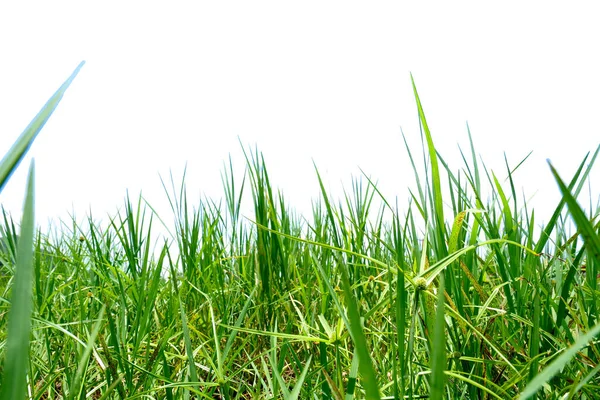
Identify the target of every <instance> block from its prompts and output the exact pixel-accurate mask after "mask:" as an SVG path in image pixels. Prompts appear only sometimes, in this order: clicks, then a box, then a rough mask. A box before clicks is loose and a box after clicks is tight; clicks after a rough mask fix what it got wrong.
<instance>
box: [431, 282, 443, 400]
mask: <svg viewBox="0 0 600 400" xmlns="http://www.w3.org/2000/svg"><path fill="white" fill-rule="evenodd" d="M444 290H445V289H444V275H440V286H439V288H438V293H437V311H436V315H435V325H434V331H433V346H432V355H431V395H430V399H432V400H441V399H443V398H444V387H445V375H444V371H445V370H446V321H445V307H444Z"/></svg>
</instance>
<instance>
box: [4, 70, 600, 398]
mask: <svg viewBox="0 0 600 400" xmlns="http://www.w3.org/2000/svg"><path fill="white" fill-rule="evenodd" d="M77 71H78V70H76V72H75V73H74V75H73V76H71V77H70V78H69V80H67V82H66V83H65V85H63V86H62V87H61V89H59V92H57V95H55V96H54V97H53V100H51V101H49V103H48V104H49V106H48V105H47V106H46V107H50V108H45V110H46V111H44V112H42V113H41V114H40V115H41V116H40V115H39V116H38V117H36V120H34V122H33V123H32V125H30V127H29V128H28V130H26V132H28V133H27V134H24V135H22V137H21V138H20V139H19V140H20V141H21V143H20V144H18V145H15V147H13V149H11V151H10V152H9V154H8V155H7V156H6V157H5V159H3V161H2V165H0V172H2V175H0V177H3V181H2V186H4V183H5V182H6V180H7V179H8V178H9V177H10V174H11V173H12V171H14V169H15V168H16V167H17V166H18V163H19V161H20V160H21V159H22V157H23V155H24V154H25V152H26V150H27V148H28V147H29V145H30V144H31V142H32V141H33V140H34V138H35V136H36V135H37V132H38V131H39V129H41V127H42V126H43V122H42V123H40V122H41V121H45V120H46V119H47V118H48V116H49V112H51V111H52V110H53V109H54V107H56V105H57V104H58V101H59V100H60V96H62V94H63V93H64V91H65V90H66V88H67V87H68V85H69V84H70V83H71V81H72V80H73V77H74V76H75V75H76V73H77ZM413 87H414V94H415V98H416V102H417V108H418V112H419V121H420V123H421V127H422V135H421V137H422V139H423V141H422V148H421V149H420V153H421V154H419V156H422V159H423V165H418V163H417V162H416V160H417V159H418V158H417V154H415V152H414V150H412V149H410V148H408V146H407V153H406V155H407V157H409V159H410V160H411V162H412V165H413V171H412V173H414V175H415V178H416V179H415V181H416V185H415V186H413V187H411V199H410V202H408V204H406V206H405V207H401V208H400V207H399V206H398V205H395V203H394V202H391V201H389V200H388V199H386V198H385V197H384V195H383V194H382V193H381V192H380V190H379V189H378V187H377V186H376V184H374V183H373V181H372V180H371V179H369V178H368V177H366V176H365V177H364V178H363V179H357V180H355V181H353V184H352V187H351V189H350V190H349V191H347V192H346V193H345V195H344V197H343V198H342V199H341V200H340V199H334V198H332V197H331V195H330V194H329V193H328V192H327V190H326V188H325V186H324V184H323V181H322V180H321V176H320V174H319V172H318V169H317V168H316V167H315V187H318V188H320V193H315V194H319V196H320V197H319V200H318V201H316V202H315V203H314V206H313V212H312V215H310V216H306V215H305V216H299V215H297V214H296V213H294V211H293V210H292V208H291V207H290V205H289V204H288V202H287V201H288V199H286V198H284V196H283V195H282V194H281V193H280V192H278V191H277V190H276V189H275V187H274V186H272V183H271V181H270V179H269V174H268V170H267V167H266V162H265V160H264V158H263V156H262V155H261V154H260V153H259V152H258V151H256V150H255V151H251V150H246V149H244V155H245V160H246V172H245V174H244V176H242V177H238V176H234V172H233V171H234V168H233V163H232V161H231V160H229V163H228V165H227V167H226V169H225V170H224V171H223V191H224V195H223V200H222V202H220V203H219V202H216V201H213V200H210V199H205V200H203V201H201V202H199V203H198V204H189V203H188V200H187V196H186V189H185V176H184V178H183V179H182V181H181V182H179V183H176V182H175V180H174V179H173V177H171V179H170V181H163V184H164V187H165V191H166V194H167V196H168V198H169V201H170V204H171V207H172V211H173V216H174V218H173V222H172V223H168V222H166V221H168V218H167V216H165V215H158V214H156V213H155V212H154V210H153V209H152V207H151V206H150V205H149V204H147V203H145V202H144V201H143V200H142V199H137V201H134V200H133V199H130V198H129V197H127V198H126V199H125V206H124V207H123V208H122V209H121V210H122V211H121V212H120V213H118V214H117V215H116V216H115V217H114V218H112V219H111V220H110V223H108V224H104V225H102V224H97V223H95V222H94V221H93V219H92V218H91V216H90V218H89V220H88V222H87V223H85V224H78V223H76V222H75V221H69V222H68V223H63V224H62V230H61V231H60V233H59V234H58V235H54V236H50V235H47V234H44V233H42V232H39V231H37V233H36V231H35V229H34V226H35V225H34V219H33V215H34V214H33V209H34V195H33V193H34V178H33V177H34V171H33V168H31V171H30V179H29V183H28V188H27V196H26V199H27V200H26V202H25V206H24V214H23V220H22V222H21V224H16V223H15V222H13V220H12V217H11V216H9V215H7V214H6V213H5V214H4V219H3V224H2V227H1V229H0V230H1V233H2V237H3V238H4V239H3V240H4V241H5V242H6V246H4V250H2V251H3V254H0V261H2V266H0V315H2V318H0V359H1V361H2V367H1V368H2V369H1V373H0V383H1V391H0V395H1V396H2V399H4V398H6V399H14V398H32V399H62V398H94V399H125V398H157V399H188V398H200V399H202V398H204V399H269V398H283V399H335V400H349V399H383V398H385V399H402V398H409V399H410V398H413V399H417V398H432V399H442V398H444V399H459V398H464V399H514V398H536V397H537V398H543V399H547V398H548V399H570V398H576V399H593V398H597V397H598V395H597V394H598V393H600V378H599V377H598V376H597V372H598V371H599V370H600V363H599V359H600V348H599V346H598V342H597V340H596V336H597V334H598V333H599V332H600V321H599V315H598V313H599V306H600V296H599V291H598V290H599V288H598V278H597V277H598V274H599V273H600V270H599V262H600V238H599V237H598V222H597V221H596V214H595V210H592V211H590V210H588V211H587V212H586V211H583V210H582V209H581V208H580V207H579V205H578V203H577V201H576V198H577V197H578V195H579V193H580V192H581V190H582V187H583V185H585V183H586V182H587V181H588V179H589V175H590V171H591V168H592V166H593V164H594V161H595V158H596V155H597V153H598V151H596V153H594V154H593V156H592V157H591V158H590V159H589V160H588V159H587V158H586V159H585V160H583V161H582V163H581V165H580V168H579V169H578V170H577V172H576V174H575V175H574V176H572V177H569V179H568V180H567V181H566V183H565V182H564V181H563V177H561V176H560V174H559V173H558V172H557V171H555V170H554V168H550V169H549V173H552V174H553V175H554V176H555V178H556V182H557V187H556V190H557V192H558V193H561V194H562V196H563V197H562V200H561V201H560V202H559V203H558V204H556V211H555V212H554V214H553V215H552V216H551V218H550V219H549V220H548V222H547V223H546V225H545V226H544V227H543V229H541V230H540V229H537V225H538V222H537V220H536V215H535V213H534V211H533V210H531V209H529V208H528V205H527V204H526V203H523V202H521V200H520V197H519V195H518V193H517V192H516V190H515V187H518V186H519V183H520V182H519V181H518V167H519V166H520V164H521V163H519V164H518V165H517V166H516V167H514V168H513V167H511V166H509V165H508V163H507V165H506V170H504V171H490V170H488V169H487V167H486V166H485V165H484V164H483V163H482V162H480V161H478V159H477V157H476V150H475V146H474V144H473V141H472V140H471V136H470V134H469V151H468V152H466V153H462V155H463V160H464V165H463V166H462V167H461V168H460V169H456V167H454V166H449V165H448V164H447V163H446V161H445V160H444V158H443V154H442V152H441V151H440V150H439V149H436V147H435V144H434V143H435V142H434V134H433V133H432V132H430V130H429V128H428V125H427V120H426V118H425V112H424V108H423V105H422V103H421V100H420V99H419V96H418V93H417V90H416V86H414V84H413ZM31 127H34V128H32V129H30V128H31ZM486 193H489V195H486ZM246 201H248V202H250V203H251V204H252V205H253V207H252V213H251V215H247V217H248V218H247V219H246V218H244V216H242V214H241V211H240V210H241V209H242V206H241V205H242V203H244V202H246ZM400 210H402V211H400ZM156 223H161V224H163V223H164V224H166V225H167V226H168V227H169V228H170V231H171V232H173V233H172V236H171V237H167V238H165V240H164V241H160V242H158V244H156V242H155V234H154V230H153V228H154V226H155V224H156ZM17 234H18V235H17ZM17 236H18V240H17ZM32 256H33V257H32Z"/></svg>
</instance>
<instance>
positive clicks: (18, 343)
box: [0, 161, 35, 400]
mask: <svg viewBox="0 0 600 400" xmlns="http://www.w3.org/2000/svg"><path fill="white" fill-rule="evenodd" d="M34 202H35V165H34V162H33V161H32V162H31V166H30V167H29V176H28V179H27V192H26V195H25V205H24V207H23V221H22V223H21V237H20V238H19V242H18V253H17V267H16V271H15V280H14V284H13V288H12V296H11V308H10V311H9V315H8V337H7V339H6V353H5V355H6V356H5V359H4V368H3V372H2V375H3V376H2V382H3V385H2V388H1V390H0V400H11V399H23V398H25V394H26V389H27V388H26V385H27V379H26V378H27V364H28V363H29V336H30V334H31V312H32V309H33V287H32V286H33V229H34V216H35V214H34Z"/></svg>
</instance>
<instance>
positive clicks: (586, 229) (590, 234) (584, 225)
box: [548, 160, 600, 262]
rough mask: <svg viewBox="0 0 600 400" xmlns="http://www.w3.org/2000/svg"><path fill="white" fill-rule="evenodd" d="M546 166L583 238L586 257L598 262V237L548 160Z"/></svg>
mask: <svg viewBox="0 0 600 400" xmlns="http://www.w3.org/2000/svg"><path fill="white" fill-rule="evenodd" d="M548 165H549V166H550V169H551V170H552V174H553V175H554V179H556V182H557V183H558V187H559V188H560V191H561V193H562V195H563V199H564V200H565V202H566V203H567V206H568V208H569V212H570V213H571V217H572V218H573V221H574V222H575V225H577V228H578V229H579V232H581V235H582V236H583V241H584V243H585V246H586V249H587V251H588V255H589V256H590V257H592V258H594V261H596V262H600V237H598V235H597V234H596V231H595V230H594V226H593V225H592V224H591V223H590V221H589V220H588V219H587V217H586V215H585V213H584V212H583V210H582V209H581V207H579V204H577V200H575V198H574V197H573V195H571V192H570V191H569V189H568V188H567V186H566V185H565V183H564V182H563V181H562V179H561V178H560V176H559V175H558V172H556V169H554V167H553V166H552V164H551V163H550V161H549V160H548Z"/></svg>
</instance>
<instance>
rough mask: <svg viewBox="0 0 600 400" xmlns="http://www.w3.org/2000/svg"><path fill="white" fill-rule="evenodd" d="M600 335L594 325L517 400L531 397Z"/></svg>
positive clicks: (539, 375)
mask: <svg viewBox="0 0 600 400" xmlns="http://www.w3.org/2000/svg"><path fill="white" fill-rule="evenodd" d="M598 333H600V324H596V325H595V326H594V327H593V328H592V329H590V330H589V331H588V332H587V333H586V334H584V335H582V336H580V337H579V339H577V340H576V341H575V343H573V345H572V346H571V347H569V348H568V349H566V350H565V351H564V352H563V353H562V354H561V355H560V356H558V358H557V359H556V360H554V361H552V363H550V365H548V366H547V367H546V368H545V369H544V370H543V371H542V372H540V373H539V374H538V375H537V376H536V377H535V378H533V379H532V380H531V382H529V384H527V386H526V387H525V390H523V392H522V393H521V395H520V396H519V400H525V399H528V398H530V397H531V396H533V395H534V394H535V393H536V392H537V391H538V390H540V388H541V387H542V386H543V385H544V384H545V383H546V382H548V381H549V380H550V379H552V377H554V375H556V374H557V373H558V372H559V371H560V370H561V369H562V368H563V367H564V366H565V365H567V363H568V362H569V361H571V359H572V358H573V357H575V355H576V354H577V352H578V351H579V350H581V348H583V347H584V346H585V345H586V344H587V343H588V342H589V341H590V340H592V339H593V338H594V337H596V335H598Z"/></svg>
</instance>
